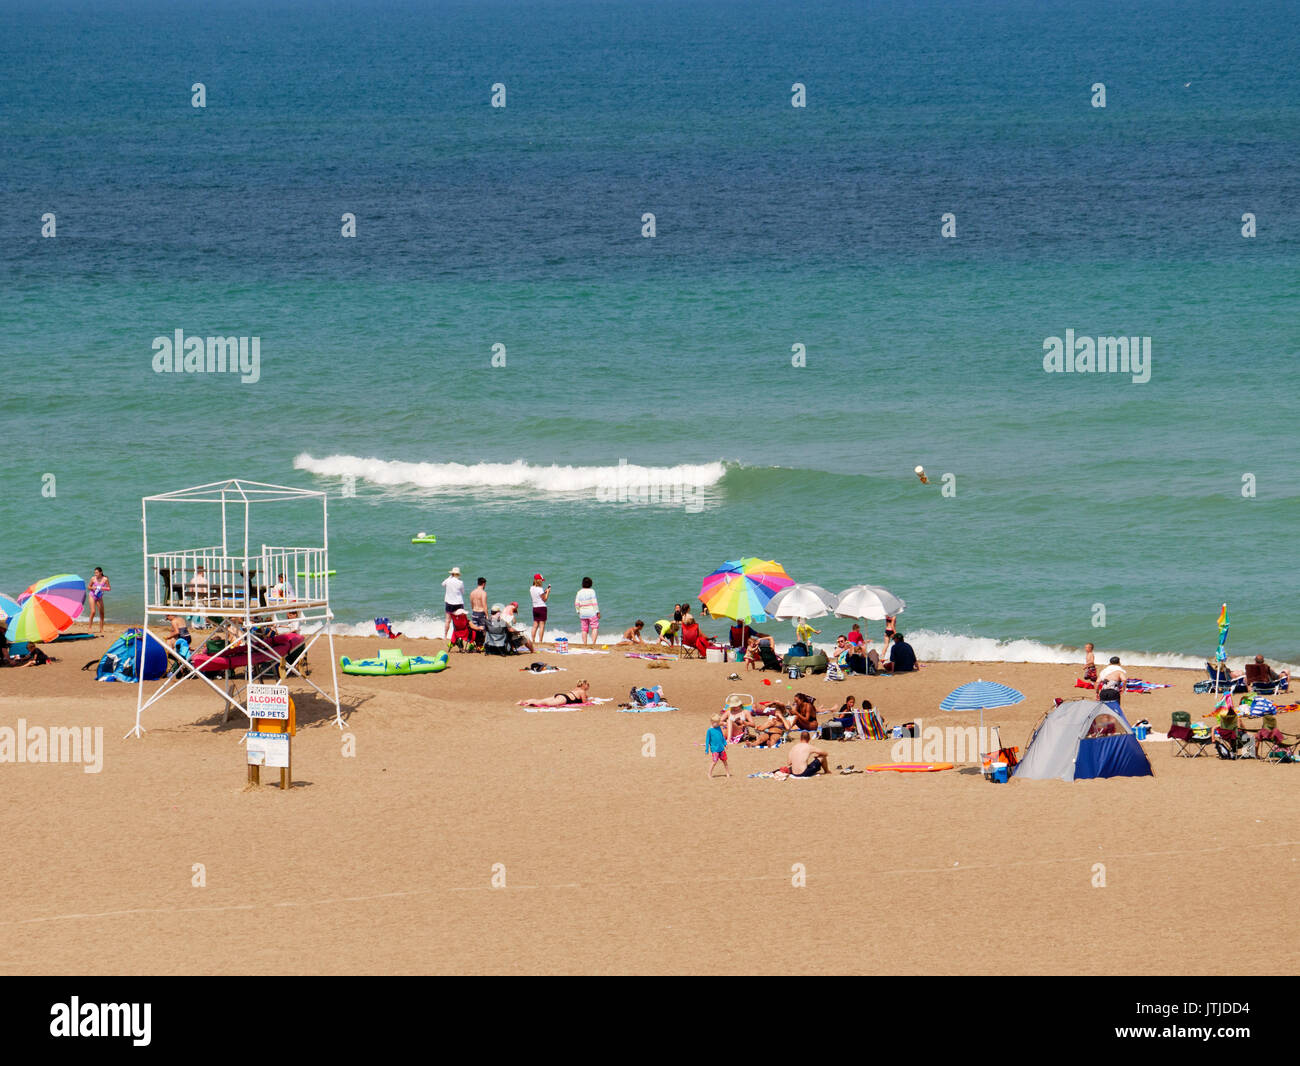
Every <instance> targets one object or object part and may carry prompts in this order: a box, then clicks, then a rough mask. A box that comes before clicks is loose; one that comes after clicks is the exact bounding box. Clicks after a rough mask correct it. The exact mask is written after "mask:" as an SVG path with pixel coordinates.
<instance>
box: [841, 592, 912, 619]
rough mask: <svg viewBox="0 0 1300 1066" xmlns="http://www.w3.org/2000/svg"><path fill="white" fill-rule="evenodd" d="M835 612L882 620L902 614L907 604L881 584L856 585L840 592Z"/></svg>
mask: <svg viewBox="0 0 1300 1066" xmlns="http://www.w3.org/2000/svg"><path fill="white" fill-rule="evenodd" d="M838 599H839V602H838V604H837V605H836V607H835V613H836V615H838V616H839V617H840V618H870V619H874V620H876V621H880V619H882V618H893V617H894V616H895V615H898V614H901V613H902V612H903V611H904V610H905V609H906V608H907V604H906V603H905V602H903V601H902V600H901V599H899V598H898V597H897V596H895V595H894V594H893V593H892V592H890V591H889V589H883V588H881V587H880V586H879V585H854V586H853V587H852V588H847V589H845V590H844V591H843V592H841V593H840V594H839V597H838Z"/></svg>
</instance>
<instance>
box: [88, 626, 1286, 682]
mask: <svg viewBox="0 0 1300 1066" xmlns="http://www.w3.org/2000/svg"><path fill="white" fill-rule="evenodd" d="M376 617H383V616H376ZM813 621H814V622H815V623H818V627H819V628H821V629H823V631H824V632H829V631H830V630H831V629H834V628H835V627H834V625H833V624H832V622H831V619H814V620H813ZM834 622H838V623H842V624H843V628H844V631H845V632H847V631H848V628H849V626H851V625H852V623H853V620H852V619H847V618H845V619H841V618H836V619H834ZM822 623H826V624H822ZM443 624H444V623H443V619H442V618H440V617H439V618H435V617H433V616H432V615H418V616H416V617H415V618H410V619H401V620H398V619H393V620H392V626H393V629H394V630H396V631H398V632H400V633H402V636H401V637H399V638H398V639H399V640H431V641H439V642H441V641H443V637H442V630H443ZM630 624H631V623H629V625H630ZM139 625H140V622H139V621H138V620H136V621H131V622H123V621H108V622H106V624H105V629H106V630H115V631H116V634H117V635H119V636H120V635H121V633H122V631H123V630H125V629H128V628H132V627H138V626H139ZM729 625H730V621H729V620H724V619H707V620H705V622H704V623H703V624H702V626H701V628H702V629H708V628H712V629H715V630H720V632H717V633H715V634H714V635H715V636H722V635H725V633H724V632H721V631H724V630H725V628H726V627H727V626H729ZM80 626H81V623H79V622H78V623H77V624H76V625H74V626H73V627H72V629H70V630H69V631H68V632H69V633H74V634H75V633H82V632H84V630H82V629H81V628H80ZM763 626H764V627H765V630H766V631H769V632H770V633H771V635H772V636H773V638H774V642H775V644H776V647H777V653H778V654H783V652H784V649H785V648H787V647H789V645H790V644H792V643H793V642H794V632H793V627H792V626H791V624H790V623H789V622H786V621H780V622H766V623H763ZM520 627H521V628H522V631H523V632H524V633H525V634H528V633H529V632H530V631H531V628H532V623H531V621H528V620H526V618H525V616H524V615H523V614H522V613H521V614H520V617H519V621H518V623H517V628H520ZM154 628H155V629H157V628H158V627H157V626H155V627H154ZM626 628H627V627H626V626H622V625H620V626H618V627H616V628H615V629H614V630H613V631H612V632H614V633H615V634H616V635H617V637H618V638H620V639H610V638H602V639H601V640H600V641H599V642H598V644H599V645H608V646H610V647H611V648H612V647H615V646H617V645H619V644H620V643H621V637H622V634H623V630H624V629H626ZM787 629H789V630H790V632H789V633H788V634H786V633H785V630H787ZM647 631H649V627H648V626H647ZM903 632H904V634H905V636H906V638H907V641H908V643H910V644H911V645H912V646H913V648H914V649H915V650H916V653H917V657H918V658H919V659H920V661H921V662H922V663H927V662H930V663H971V664H976V663H993V664H999V663H1008V664H1017V663H1025V664H1041V665H1045V666H1069V665H1071V664H1077V665H1078V667H1079V671H1080V674H1082V671H1083V656H1084V651H1083V648H1082V646H1080V647H1077V648H1075V647H1070V646H1068V645H1062V644H1048V643H1045V642H1042V641H1038V640H1033V639H1031V638H1024V637H1022V638H1013V639H1011V640H998V639H997V638H995V637H980V636H974V635H971V634H965V633H952V632H948V631H942V632H936V631H934V630H929V629H924V628H922V629H916V630H907V629H904V630H903ZM546 633H547V638H548V639H547V642H546V643H547V645H550V644H551V643H552V638H553V637H566V638H567V639H568V641H569V646H570V647H580V646H581V642H582V635H581V632H580V631H579V630H578V629H577V627H576V626H575V627H574V628H573V629H572V630H570V629H566V628H565V627H563V626H553V625H550V624H549V623H548V625H547V628H546ZM334 637H335V639H336V640H338V639H342V638H347V639H370V640H382V639H383V638H380V637H379V635H378V634H377V633H376V632H375V631H374V621H373V619H372V620H369V621H363V622H339V621H335V623H334ZM114 639H116V637H115V638H114ZM1093 643H1094V644H1096V646H1097V650H1096V653H1095V654H1096V659H1097V664H1098V666H1101V665H1103V664H1104V663H1105V662H1106V661H1107V660H1108V659H1109V658H1110V656H1112V655H1118V656H1119V657H1120V661H1121V662H1122V663H1123V665H1124V666H1125V668H1126V669H1127V668H1133V669H1148V670H1150V669H1158V670H1190V671H1193V672H1197V671H1199V672H1202V673H1203V672H1204V669H1205V663H1206V662H1207V661H1213V657H1214V652H1213V650H1211V651H1209V652H1207V653H1206V654H1205V655H1204V656H1196V655H1188V654H1184V653H1182V652H1168V651H1134V650H1132V649H1124V648H1119V649H1114V648H1111V647H1109V646H1107V645H1106V644H1104V643H1103V642H1102V641H1101V639H1097V640H1094V642H1093ZM871 647H874V648H875V649H876V650H877V651H880V652H881V653H882V655H883V654H884V650H883V645H882V642H880V641H877V640H875V638H872V643H871ZM647 648H656V649H658V650H666V646H660V645H656V644H654V643H653V642H652V641H647ZM814 648H815V649H819V650H821V651H825V652H827V653H830V652H831V651H832V650H833V649H834V640H831V641H829V642H825V641H822V642H814ZM956 652H965V654H955V653H956ZM988 653H992V654H988ZM1253 659H1254V654H1253V653H1251V654H1245V655H1229V656H1228V658H1227V662H1228V665H1229V666H1230V667H1231V668H1232V669H1233V670H1236V671H1240V670H1242V669H1243V668H1244V666H1245V664H1246V663H1248V662H1252V661H1253ZM1269 663H1270V665H1272V666H1273V667H1274V668H1275V669H1279V670H1289V671H1291V673H1292V674H1293V675H1295V676H1297V677H1300V665H1298V664H1295V663H1291V662H1287V661H1285V660H1282V659H1269Z"/></svg>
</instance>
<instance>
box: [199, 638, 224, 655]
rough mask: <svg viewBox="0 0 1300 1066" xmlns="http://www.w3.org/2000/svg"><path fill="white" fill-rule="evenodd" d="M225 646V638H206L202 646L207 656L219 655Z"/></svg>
mask: <svg viewBox="0 0 1300 1066" xmlns="http://www.w3.org/2000/svg"><path fill="white" fill-rule="evenodd" d="M225 646H226V639H225V637H208V642H207V643H206V644H204V645H203V647H204V648H205V649H206V650H207V653H208V654H209V655H220V654H221V652H222V649H224V648H225Z"/></svg>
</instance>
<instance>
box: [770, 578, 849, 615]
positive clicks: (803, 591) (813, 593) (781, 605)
mask: <svg viewBox="0 0 1300 1066" xmlns="http://www.w3.org/2000/svg"><path fill="white" fill-rule="evenodd" d="M838 603H839V597H837V596H836V595H835V593H833V592H827V591H826V590H825V589H824V588H822V587H821V586H820V585H790V586H789V587H787V588H783V589H781V591H780V592H778V593H777V594H776V595H775V596H773V597H772V598H771V599H770V600H769V601H768V603H767V616H768V617H769V618H783V619H786V620H790V619H795V618H820V617H822V615H825V614H829V613H830V612H831V611H833V610H835V607H836V605H837V604H838Z"/></svg>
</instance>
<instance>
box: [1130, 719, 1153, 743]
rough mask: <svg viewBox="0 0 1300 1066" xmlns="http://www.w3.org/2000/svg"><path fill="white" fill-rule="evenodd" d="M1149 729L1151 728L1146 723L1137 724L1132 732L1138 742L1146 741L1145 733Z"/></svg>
mask: <svg viewBox="0 0 1300 1066" xmlns="http://www.w3.org/2000/svg"><path fill="white" fill-rule="evenodd" d="M1150 728H1151V727H1150V726H1149V725H1147V724H1146V722H1138V724H1137V725H1135V726H1134V727H1133V732H1134V734H1135V735H1136V736H1137V738H1138V740H1146V738H1147V731H1148V730H1149V729H1150Z"/></svg>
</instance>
